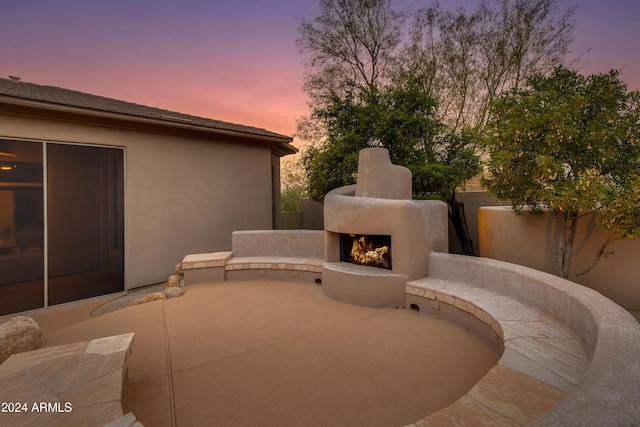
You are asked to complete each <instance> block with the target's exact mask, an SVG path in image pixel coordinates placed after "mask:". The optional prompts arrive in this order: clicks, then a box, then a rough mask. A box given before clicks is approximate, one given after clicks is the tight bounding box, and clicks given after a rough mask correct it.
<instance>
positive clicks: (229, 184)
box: [0, 83, 295, 289]
mask: <svg viewBox="0 0 640 427" xmlns="http://www.w3.org/2000/svg"><path fill="white" fill-rule="evenodd" d="M15 84H21V83H15ZM1 95H2V94H0V104H2V101H3V99H2V96H1ZM0 106H1V105H0ZM56 109H58V107H57V106H53V107H52V110H50V111H46V108H45V109H42V105H38V106H37V107H36V106H24V105H23V106H19V107H16V108H15V109H12V108H0V138H8V139H11V138H12V139H22V140H33V141H45V142H60V143H71V144H83V145H97V146H107V147H120V148H124V149H125V156H124V157H125V158H124V162H125V163H124V165H125V171H124V180H125V207H124V210H125V284H126V287H127V288H129V289H131V288H135V287H139V286H144V285H148V284H151V283H156V282H160V281H164V280H166V278H167V277H168V275H170V274H172V273H173V268H174V266H175V264H176V263H178V262H180V261H181V260H182V258H183V257H184V256H185V255H186V254H189V253H202V252H216V251H224V250H230V249H231V234H232V232H233V231H235V230H242V229H247V230H249V229H272V228H274V227H276V228H277V227H278V226H279V222H280V219H279V215H275V212H276V209H277V212H278V213H279V197H280V196H279V193H280V183H279V168H280V157H281V156H283V155H287V154H291V153H293V152H295V148H293V147H292V146H289V145H288V142H290V141H291V138H289V137H286V136H282V135H277V134H272V133H270V132H268V131H264V134H262V135H261V134H260V132H258V134H257V135H252V134H251V133H252V132H253V128H248V127H247V128H246V129H244V128H243V127H242V126H237V127H238V128H239V130H238V131H235V130H234V129H231V130H229V129H224V130H222V131H217V130H213V131H212V130H210V129H195V128H194V127H193V126H190V125H185V126H183V125H182V124H181V123H176V124H172V123H166V122H165V123H159V122H158V121H154V120H146V119H145V120H142V119H139V118H133V121H129V118H126V117H125V118H122V117H115V116H113V115H108V114H104V115H103V117H100V116H99V115H95V114H94V113H95V112H91V114H94V115H95V117H89V116H84V115H83V114H82V112H78V111H74V112H71V113H70V112H68V111H55V110H56ZM258 131H262V130H258ZM217 133H219V135H217ZM265 134H266V136H265ZM276 203H277V205H276Z"/></svg>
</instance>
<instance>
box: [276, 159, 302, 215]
mask: <svg viewBox="0 0 640 427" xmlns="http://www.w3.org/2000/svg"><path fill="white" fill-rule="evenodd" d="M281 169H282V175H281V178H280V184H281V186H282V191H281V210H282V212H300V210H301V209H300V199H302V198H304V197H307V177H306V174H305V170H304V166H303V165H302V160H301V158H300V156H298V155H296V156H289V157H285V158H284V159H282V168H281Z"/></svg>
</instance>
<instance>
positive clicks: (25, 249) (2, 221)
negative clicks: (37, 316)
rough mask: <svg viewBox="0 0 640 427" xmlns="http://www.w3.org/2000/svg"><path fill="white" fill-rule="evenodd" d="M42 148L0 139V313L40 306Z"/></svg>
mask: <svg viewBox="0 0 640 427" xmlns="http://www.w3.org/2000/svg"><path fill="white" fill-rule="evenodd" d="M43 185H44V181H43V162H42V144H41V143H36V142H27V141H9V140H2V139H0V315H3V314H8V313H15V312H18V311H25V310H31V309H34V308H39V307H43V306H44V298H45V286H44V285H45V280H44V277H45V273H44V253H45V252H44V190H43V188H44V187H43Z"/></svg>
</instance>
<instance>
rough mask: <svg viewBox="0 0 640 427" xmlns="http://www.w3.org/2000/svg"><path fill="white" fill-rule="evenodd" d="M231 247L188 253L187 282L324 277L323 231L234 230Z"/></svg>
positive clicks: (315, 278)
mask: <svg viewBox="0 0 640 427" xmlns="http://www.w3.org/2000/svg"><path fill="white" fill-rule="evenodd" d="M231 247H232V250H231V251H229V252H214V253H208V254H192V255H187V256H186V257H185V258H184V259H183V261H182V268H183V270H184V275H185V282H186V283H187V284H197V283H207V282H221V281H225V280H255V279H272V280H294V281H310V282H315V281H320V280H321V279H322V263H323V261H324V232H323V231H315V230H313V231H312V230H267V231H264V230H251V231H235V232H233V234H232V236H231Z"/></svg>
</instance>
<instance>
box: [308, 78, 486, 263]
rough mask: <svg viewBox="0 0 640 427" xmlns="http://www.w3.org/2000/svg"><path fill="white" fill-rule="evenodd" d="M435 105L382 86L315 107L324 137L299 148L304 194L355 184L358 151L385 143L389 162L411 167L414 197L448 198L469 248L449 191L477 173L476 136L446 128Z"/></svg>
mask: <svg viewBox="0 0 640 427" xmlns="http://www.w3.org/2000/svg"><path fill="white" fill-rule="evenodd" d="M435 109H436V104H435V103H434V101H433V99H432V98H431V97H430V96H428V95H427V94H426V93H424V92H423V91H421V90H418V89H417V88H416V87H411V86H409V87H395V86H387V87H386V88H384V90H383V91H381V92H376V93H373V94H372V93H370V92H368V91H367V92H366V93H360V94H353V93H350V94H348V96H346V97H345V98H340V97H334V99H333V102H331V103H329V104H327V105H326V106H325V107H324V108H322V109H317V110H315V114H316V115H317V116H318V117H317V119H318V120H321V121H322V122H323V123H324V124H325V127H326V132H327V139H326V142H325V143H324V144H323V145H316V146H311V147H309V148H307V149H306V150H305V151H304V152H303V157H302V158H303V162H304V165H305V168H306V170H307V174H308V177H309V188H310V190H309V195H310V197H311V198H312V199H315V200H322V199H323V198H324V195H325V194H326V193H327V192H329V191H330V190H332V189H334V188H337V187H341V186H345V185H348V184H353V183H355V181H356V175H357V170H358V153H359V151H360V150H362V149H364V148H368V147H385V148H387V149H388V150H389V156H390V157H391V160H392V162H393V163H394V164H398V165H402V166H405V167H407V168H408V169H409V170H411V172H412V177H413V183H412V185H413V193H414V197H416V198H440V199H443V200H446V201H447V202H449V203H450V205H451V210H450V217H451V219H452V221H453V223H454V225H455V226H456V231H457V232H459V237H460V240H461V242H463V245H464V247H465V250H467V251H469V252H470V253H473V247H472V244H471V240H470V237H469V234H468V231H467V230H466V221H464V211H463V208H462V206H461V205H460V204H458V203H457V202H456V200H455V190H456V189H457V188H458V187H459V186H460V185H461V184H462V183H463V182H464V181H466V180H469V179H471V178H473V177H474V176H476V175H477V174H478V173H479V172H480V159H479V157H478V156H477V155H476V154H475V149H474V148H475V140H476V138H475V136H474V135H473V134H471V133H469V132H466V133H454V132H451V131H450V130H448V128H447V127H446V126H444V125H443V124H442V122H441V121H440V120H438V119H437V118H435V117H434V112H435Z"/></svg>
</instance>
